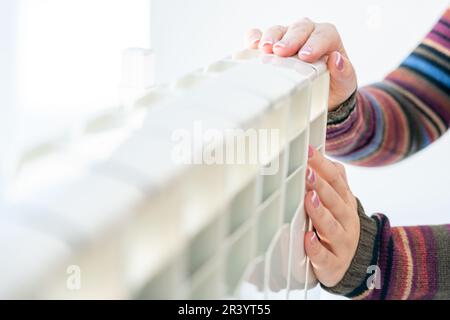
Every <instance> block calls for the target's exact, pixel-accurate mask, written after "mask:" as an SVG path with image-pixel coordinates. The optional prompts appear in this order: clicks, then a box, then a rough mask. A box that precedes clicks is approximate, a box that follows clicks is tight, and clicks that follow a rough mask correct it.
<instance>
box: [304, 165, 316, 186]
mask: <svg viewBox="0 0 450 320" xmlns="http://www.w3.org/2000/svg"><path fill="white" fill-rule="evenodd" d="M306 180H307V181H308V183H309V184H314V182H316V174H315V173H314V171H313V170H312V169H311V168H310V167H308V169H306Z"/></svg>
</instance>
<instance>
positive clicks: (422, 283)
mask: <svg viewBox="0 0 450 320" xmlns="http://www.w3.org/2000/svg"><path fill="white" fill-rule="evenodd" d="M358 214H359V216H360V221H361V235H360V239H359V243H358V247H357V250H356V254H355V256H354V258H353V261H352V263H351V265H350V267H349V269H348V270H347V272H346V274H345V275H344V277H343V279H342V280H341V281H340V283H338V284H337V285H336V286H335V287H332V288H326V287H324V288H325V290H328V291H330V292H332V293H336V294H341V295H345V296H347V297H349V298H353V299H409V300H415V299H450V249H449V244H450V225H436V226H414V227H391V226H390V225H389V220H388V219H387V218H386V216H384V215H382V214H376V215H374V216H372V217H371V218H369V217H367V216H366V215H365V214H364V210H363V209H362V206H361V204H360V203H359V205H358Z"/></svg>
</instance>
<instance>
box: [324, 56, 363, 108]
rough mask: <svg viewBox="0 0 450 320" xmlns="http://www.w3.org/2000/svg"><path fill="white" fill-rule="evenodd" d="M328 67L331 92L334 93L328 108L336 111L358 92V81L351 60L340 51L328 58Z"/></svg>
mask: <svg viewBox="0 0 450 320" xmlns="http://www.w3.org/2000/svg"><path fill="white" fill-rule="evenodd" d="M327 66H328V70H329V71H330V76H331V81H330V92H333V94H332V95H330V97H329V101H328V106H329V109H331V110H334V109H335V108H336V107H337V106H338V105H340V104H341V103H342V102H344V101H345V100H347V98H348V97H350V95H351V94H352V93H353V92H354V91H355V90H356V87H357V79H356V73H355V70H354V68H353V65H352V64H351V62H350V60H349V59H348V58H347V57H346V56H345V55H343V54H341V53H340V52H338V51H333V52H332V53H331V54H330V55H329V56H328V61H327Z"/></svg>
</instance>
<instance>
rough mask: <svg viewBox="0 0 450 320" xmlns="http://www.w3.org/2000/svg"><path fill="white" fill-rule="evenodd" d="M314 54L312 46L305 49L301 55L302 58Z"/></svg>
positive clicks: (301, 51)
mask: <svg viewBox="0 0 450 320" xmlns="http://www.w3.org/2000/svg"><path fill="white" fill-rule="evenodd" d="M311 53H312V48H311V47H310V46H305V47H303V48H302V49H301V50H300V52H299V54H300V55H302V56H309V55H310V54H311Z"/></svg>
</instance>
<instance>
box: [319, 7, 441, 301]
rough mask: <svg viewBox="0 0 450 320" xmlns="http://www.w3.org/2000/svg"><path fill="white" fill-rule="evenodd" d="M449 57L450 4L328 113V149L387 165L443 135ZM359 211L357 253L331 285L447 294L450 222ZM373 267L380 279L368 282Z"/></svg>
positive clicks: (358, 291) (381, 294)
mask: <svg viewBox="0 0 450 320" xmlns="http://www.w3.org/2000/svg"><path fill="white" fill-rule="evenodd" d="M449 55H450V8H447V10H446V12H445V13H444V15H443V16H442V17H441V18H440V19H439V21H438V22H437V23H436V25H435V26H434V27H433V29H432V30H431V31H430V32H429V33H428V34H427V35H426V37H425V39H424V40H423V41H422V42H421V43H420V44H419V45H418V47H417V48H416V49H415V50H414V51H413V52H412V53H411V54H410V55H409V56H408V57H407V58H406V59H405V60H404V61H403V62H402V63H401V65H400V66H399V67H398V68H397V69H396V70H394V71H393V72H391V73H389V74H388V75H387V76H386V78H385V79H384V80H383V81H381V82H379V83H375V84H373V85H369V86H366V87H362V88H359V89H358V90H357V91H356V92H355V93H354V94H353V95H352V96H351V97H350V98H349V99H348V100H347V101H346V102H344V103H343V104H342V105H341V106H339V107H338V108H337V109H336V110H334V111H332V112H330V113H329V116H328V128H327V145H326V147H327V148H326V149H327V153H328V154H329V155H330V156H333V157H335V158H338V159H340V160H342V161H345V162H349V163H352V164H356V165H361V166H382V165H387V164H391V163H394V162H398V161H400V160H402V159H404V158H406V157H408V156H411V155H412V154H414V153H416V152H417V151H419V150H421V149H423V148H425V147H426V146H427V145H429V144H430V143H432V142H433V141H435V140H436V139H437V138H439V137H440V136H441V135H442V134H444V133H445V132H446V131H447V129H448V127H449V125H450V95H449V93H450V59H449ZM359 215H360V221H361V236H360V240H359V244H358V248H357V252H356V254H355V257H354V258H353V261H352V264H351V266H350V268H349V269H348V271H347V273H346V274H345V275H344V278H343V279H342V280H341V282H340V283H339V284H338V285H336V286H335V287H333V288H326V289H327V290H329V291H330V292H334V293H338V294H343V295H346V296H347V297H350V298H356V299H450V225H441V226H415V227H390V225H389V220H388V219H387V218H386V216H384V215H382V214H377V215H374V216H372V218H369V217H367V216H366V215H365V214H364V210H363V209H362V206H361V205H360V206H359ZM449 219H450V218H449ZM369 266H376V267H374V269H370V268H369ZM368 268H369V269H368ZM374 271H376V275H377V276H378V277H376V278H375V279H376V280H377V281H375V283H376V284H377V285H376V286H375V288H369V287H370V286H369V285H368V282H367V281H368V280H369V284H370V281H372V280H374V277H373V275H374Z"/></svg>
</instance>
